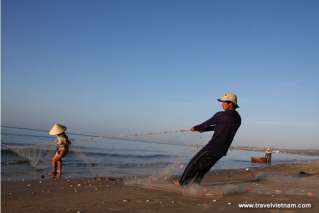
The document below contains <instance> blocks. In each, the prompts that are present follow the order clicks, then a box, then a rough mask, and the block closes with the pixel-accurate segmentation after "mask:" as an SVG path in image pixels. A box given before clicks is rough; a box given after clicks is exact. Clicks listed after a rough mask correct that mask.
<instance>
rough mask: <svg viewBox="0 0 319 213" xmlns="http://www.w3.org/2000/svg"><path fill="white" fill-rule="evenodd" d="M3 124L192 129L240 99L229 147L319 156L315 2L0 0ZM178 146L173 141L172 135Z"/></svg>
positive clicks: (118, 130)
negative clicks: (224, 101) (228, 96)
mask: <svg viewBox="0 0 319 213" xmlns="http://www.w3.org/2000/svg"><path fill="white" fill-rule="evenodd" d="M1 9H2V10H1V36H2V42H1V51H2V54H1V60H2V63H1V70H2V72H1V94H2V95H1V97H2V101H1V109H2V110H1V124H2V125H10V126H21V127H30V128H41V129H49V128H50V127H51V126H52V124H53V123H55V122H60V123H63V124H65V125H67V126H68V128H69V131H73V132H82V133H91V134H102V135H106V134H107V135H112V134H114V135H116V134H122V133H128V134H130V133H135V132H138V133H144V132H150V131H151V132H158V131H162V130H174V129H188V128H191V127H192V126H194V125H196V124H199V123H201V122H203V121H205V120H207V119H208V118H210V117H211V116H212V115H213V114H214V113H216V112H218V111H220V110H221V107H220V103H219V102H217V100H216V99H217V98H218V97H220V96H221V95H223V94H224V93H225V92H227V91H232V92H234V93H236V94H237V95H238V103H239V106H240V108H239V110H238V111H239V113H240V114H241V116H242V125H241V127H240V129H239V131H238V134H237V135H236V137H235V140H234V143H233V144H234V145H242V146H245V145H254V146H277V147H285V148H290V147H293V148H318V147H319V145H318V144H319V143H318V142H319V131H318V128H319V114H318V112H317V110H316V109H317V106H318V105H319V84H318V81H319V27H318V26H319V13H318V9H319V2H318V1H315V0H308V1H300V0H298V1H296V0H281V1H278V0H267V1H266V0H264V1H263V0H260V1H256V0H241V1H237V0H233V1H231V0H226V1H225V0H209V1H208V0H207V1H205V0H200V1H195V0H193V1H190V0H161V1H159V0H132V1H131V0H68V1H65V0H45V1H43V0H2V8H1ZM170 140H171V141H174V136H173V135H172V136H171V139H170Z"/></svg>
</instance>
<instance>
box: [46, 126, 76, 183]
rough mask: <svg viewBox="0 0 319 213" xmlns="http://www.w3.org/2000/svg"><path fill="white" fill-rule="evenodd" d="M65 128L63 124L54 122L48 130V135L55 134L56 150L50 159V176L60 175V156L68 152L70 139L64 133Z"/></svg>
mask: <svg viewBox="0 0 319 213" xmlns="http://www.w3.org/2000/svg"><path fill="white" fill-rule="evenodd" d="M66 129H67V128H66V127H65V126H63V125H61V124H58V123H55V124H54V125H53V126H52V128H51V130H50V131H49V135H52V136H56V140H55V142H56V152H55V154H54V156H53V157H52V160H51V175H52V177H57V178H59V177H61V175H62V158H63V157H64V156H65V155H66V154H67V153H68V152H69V146H70V144H71V141H70V140H69V138H68V136H67V135H66V133H65V131H66Z"/></svg>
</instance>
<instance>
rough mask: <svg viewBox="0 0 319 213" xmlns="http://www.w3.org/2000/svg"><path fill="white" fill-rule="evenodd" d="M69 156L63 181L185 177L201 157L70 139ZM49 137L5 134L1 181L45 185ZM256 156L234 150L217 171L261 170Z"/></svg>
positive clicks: (188, 149)
mask: <svg viewBox="0 0 319 213" xmlns="http://www.w3.org/2000/svg"><path fill="white" fill-rule="evenodd" d="M69 137H70V139H71V140H72V145H71V147H70V152H69V153H68V154H67V155H66V156H65V157H64V158H63V175H64V176H70V177H95V176H147V175H153V176H154V175H155V176H156V175H159V176H161V175H168V176H170V175H180V174H181V173H182V172H183V170H184V167H185V166H186V165H187V163H188V161H189V160H190V159H191V158H192V156H193V155H195V154H196V152H197V151H198V150H196V149H195V148H194V147H192V146H186V145H185V146H181V145H170V144H168V143H165V144H158V143H148V142H143V141H138V140H136V141H125V140H114V139H101V138H92V137H81V136H73V135H72V136H69ZM53 141H54V138H53V137H49V136H47V134H46V133H39V132H30V131H26V130H12V129H2V133H1V175H2V180H21V179H40V178H41V177H47V176H48V174H49V172H50V161H51V158H52V156H53V155H54V153H55V145H54V144H53V143H52V142H53ZM251 156H263V153H262V152H252V151H240V150H230V151H229V152H228V154H227V156H226V157H224V158H222V159H221V160H220V161H219V162H218V163H217V164H216V165H215V166H214V167H213V168H212V169H239V168H247V167H257V166H265V165H257V164H251V163H250V157H251ZM315 159H319V157H313V156H302V155H292V154H273V159H272V164H280V163H289V162H297V161H309V160H315Z"/></svg>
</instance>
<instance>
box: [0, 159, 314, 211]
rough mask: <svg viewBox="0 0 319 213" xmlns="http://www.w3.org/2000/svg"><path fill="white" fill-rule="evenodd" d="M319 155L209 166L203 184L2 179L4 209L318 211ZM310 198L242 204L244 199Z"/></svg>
mask: <svg viewBox="0 0 319 213" xmlns="http://www.w3.org/2000/svg"><path fill="white" fill-rule="evenodd" d="M318 178H319V161H313V162H307V163H294V164H285V165H275V166H269V167H265V168H256V169H251V168H250V169H241V170H218V171H213V172H210V174H209V175H207V177H206V178H205V180H204V182H203V183H202V185H201V186H197V185H191V186H189V187H186V188H184V187H182V188H179V187H176V186H174V185H173V184H171V181H172V179H173V177H132V178H112V177H95V178H80V179H73V178H72V177H63V178H62V179H60V180H52V179H51V178H49V177H42V178H41V177H39V179H38V180H31V181H24V180H21V181H14V182H13V181H10V182H2V183H1V187H2V191H1V195H2V196H1V206H2V212H6V213H10V212H14V213H18V212H33V213H35V212H212V211H215V212H233V211H236V210H240V211H250V212H256V211H258V212H260V211H263V212H318V211H319V193H318V192H319V181H318V180H319V179H318ZM254 203H259V204H270V203H272V204H275V203H276V204H277V205H278V204H281V203H284V204H311V208H307V209H300V208H266V209H258V208H253V209H241V208H239V204H254Z"/></svg>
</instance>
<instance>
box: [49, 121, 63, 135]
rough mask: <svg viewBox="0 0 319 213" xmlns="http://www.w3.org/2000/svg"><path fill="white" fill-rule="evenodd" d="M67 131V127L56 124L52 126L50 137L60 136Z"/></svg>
mask: <svg viewBox="0 0 319 213" xmlns="http://www.w3.org/2000/svg"><path fill="white" fill-rule="evenodd" d="M65 130H66V127H65V126H63V125H61V124H58V123H56V124H54V125H53V126H52V128H51V130H50V131H49V135H59V134H61V133H63V132H64V131H65Z"/></svg>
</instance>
